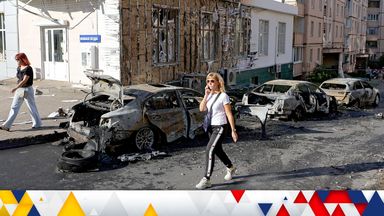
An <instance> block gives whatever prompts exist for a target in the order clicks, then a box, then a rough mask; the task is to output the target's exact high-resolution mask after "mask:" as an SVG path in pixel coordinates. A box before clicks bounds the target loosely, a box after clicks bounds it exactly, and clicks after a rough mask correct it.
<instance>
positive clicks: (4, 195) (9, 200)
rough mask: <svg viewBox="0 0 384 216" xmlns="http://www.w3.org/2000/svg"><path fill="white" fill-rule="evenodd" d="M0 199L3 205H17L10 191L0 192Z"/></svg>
mask: <svg viewBox="0 0 384 216" xmlns="http://www.w3.org/2000/svg"><path fill="white" fill-rule="evenodd" d="M0 199H1V200H2V201H3V203H4V204H18V202H17V200H16V198H15V196H14V195H13V193H12V191H11V190H0Z"/></svg>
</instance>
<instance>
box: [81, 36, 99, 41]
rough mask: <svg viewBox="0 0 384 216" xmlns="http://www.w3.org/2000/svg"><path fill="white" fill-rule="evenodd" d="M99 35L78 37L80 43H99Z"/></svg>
mask: <svg viewBox="0 0 384 216" xmlns="http://www.w3.org/2000/svg"><path fill="white" fill-rule="evenodd" d="M100 42H101V35H80V43H100Z"/></svg>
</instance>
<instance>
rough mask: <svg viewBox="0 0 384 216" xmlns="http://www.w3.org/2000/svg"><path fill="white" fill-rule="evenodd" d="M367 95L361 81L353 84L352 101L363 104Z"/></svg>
mask: <svg viewBox="0 0 384 216" xmlns="http://www.w3.org/2000/svg"><path fill="white" fill-rule="evenodd" d="M364 94H365V90H364V87H363V85H362V84H361V82H360V81H355V82H353V91H352V93H351V96H352V101H357V100H358V101H360V102H363V101H362V100H363V97H364Z"/></svg>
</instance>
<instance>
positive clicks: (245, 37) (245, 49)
mask: <svg viewBox="0 0 384 216" xmlns="http://www.w3.org/2000/svg"><path fill="white" fill-rule="evenodd" d="M250 37H251V19H250V18H246V17H242V18H237V19H236V40H235V50H236V51H237V55H239V56H246V55H248V54H249V49H250V40H251V39H250Z"/></svg>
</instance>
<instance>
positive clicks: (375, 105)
mask: <svg viewBox="0 0 384 216" xmlns="http://www.w3.org/2000/svg"><path fill="white" fill-rule="evenodd" d="M379 103H380V95H379V94H376V97H375V100H374V101H373V104H372V105H373V106H374V107H377V106H379Z"/></svg>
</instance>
